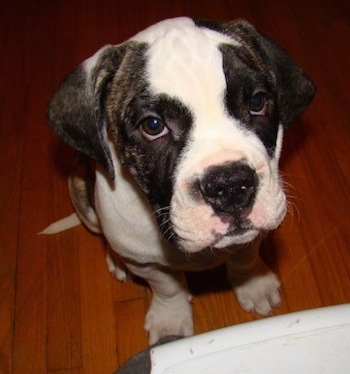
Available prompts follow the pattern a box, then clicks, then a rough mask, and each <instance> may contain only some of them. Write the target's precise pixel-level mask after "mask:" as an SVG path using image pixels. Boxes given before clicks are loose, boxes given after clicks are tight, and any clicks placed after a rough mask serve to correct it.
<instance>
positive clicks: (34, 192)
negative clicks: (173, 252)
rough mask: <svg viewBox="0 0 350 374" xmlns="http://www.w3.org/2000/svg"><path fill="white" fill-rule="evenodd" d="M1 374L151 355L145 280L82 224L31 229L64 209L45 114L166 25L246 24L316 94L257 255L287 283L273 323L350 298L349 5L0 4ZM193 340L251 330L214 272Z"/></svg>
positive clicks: (59, 152)
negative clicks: (300, 71) (95, 64)
mask: <svg viewBox="0 0 350 374" xmlns="http://www.w3.org/2000/svg"><path fill="white" fill-rule="evenodd" d="M0 14H1V17H0V56H1V58H0V71H1V75H0V150H1V156H2V157H1V161H0V373H4V374H12V373H16V374H21V373H54V372H55V373H60V374H63V373H72V374H73V373H75V374H77V373H108V372H109V373H111V372H113V370H115V369H117V367H118V366H120V365H121V364H122V363H123V362H125V361H126V360H127V359H128V358H129V357H130V356H132V355H133V354H135V353H136V352H138V351H140V350H142V349H144V348H145V347H147V336H146V333H145V332H144V331H143V319H144V315H145V313H146V310H147V307H148V305H149V302H150V297H151V295H150V292H149V290H148V289H147V287H145V285H144V284H142V283H140V282H133V281H131V280H129V281H128V282H127V283H120V282H118V281H117V280H116V279H114V278H113V277H112V276H111V275H110V274H109V273H108V271H107V267H106V265H105V250H106V248H105V245H106V243H105V242H104V241H103V240H102V239H101V238H100V237H98V236H94V235H92V234H90V233H89V232H88V231H87V230H85V229H84V228H83V227H79V228H75V229H72V230H70V231H67V232H64V233H62V234H59V235H56V236H52V237H44V236H38V235H37V232H39V231H40V230H42V229H43V228H45V227H46V226H47V225H48V224H49V223H50V222H52V221H54V220H56V219H58V218H61V217H63V216H65V215H68V214H70V213H71V211H72V207H71V204H70V202H69V198H68V190H67V184H66V179H67V175H68V173H69V164H70V162H71V161H72V158H73V152H72V150H71V149H70V148H69V147H67V146H65V145H63V144H62V143H61V141H60V140H58V139H57V138H56V137H55V136H54V135H53V133H52V132H51V130H50V128H49V126H48V125H47V122H46V118H45V107H46V104H47V102H48V101H49V99H50V97H51V95H52V94H53V92H54V90H55V89H56V88H57V86H58V84H59V83H60V81H61V80H62V79H63V78H64V76H65V75H66V74H67V73H68V72H70V71H71V70H72V69H73V68H74V67H75V66H77V65H78V64H79V63H80V62H81V61H82V60H83V59H85V58H86V57H88V56H90V55H91V54H92V53H94V52H95V51H96V50H97V49H98V48H100V47H101V46H102V45H104V44H107V43H113V44H117V43H120V42H122V41H123V40H125V39H127V38H129V37H130V36H132V35H133V34H134V33H136V32H138V31H139V30H141V29H143V28H145V27H147V26H148V25H150V24H152V23H154V22H156V21H159V20H161V19H164V18H169V17H175V16H180V15H188V16H193V17H196V18H210V19H218V20H230V19H234V18H246V19H247V20H248V21H251V22H252V23H254V24H255V25H256V26H257V27H258V28H260V29H261V30H262V31H264V32H265V33H266V34H268V35H269V36H271V37H272V38H274V39H276V41H277V42H279V43H280V44H281V45H282V46H283V47H284V48H285V49H286V50H287V51H289V52H290V54H291V55H293V56H294V58H295V59H296V60H297V61H298V62H299V63H300V64H301V65H302V66H303V67H304V69H305V70H306V71H307V72H308V74H309V75H310V76H311V77H312V78H313V80H314V81H315V83H316V85H317V87H318V92H317V96H316V98H315V100H314V101H313V103H312V105H311V106H310V108H309V109H308V110H307V111H306V112H305V113H304V114H303V115H302V117H301V118H300V119H298V120H297V121H296V122H295V123H294V124H293V125H292V126H291V128H290V130H289V131H288V133H287V134H286V138H285V144H284V149H283V153H282V159H281V171H282V175H283V180H284V183H285V187H286V191H287V194H288V200H289V207H290V209H289V214H288V216H287V218H286V219H285V221H284V223H283V224H282V225H281V227H280V228H279V229H278V230H276V231H275V232H274V233H271V235H270V236H269V237H268V238H267V239H266V240H265V242H264V244H263V248H262V256H263V257H264V258H265V259H266V261H267V262H268V263H269V264H270V266H271V267H272V268H273V269H274V270H275V271H276V272H277V273H278V275H279V277H280V279H281V281H282V304H281V306H280V307H279V308H276V310H275V314H285V313H288V312H293V311H299V310H305V309H311V308H315V307H320V306H325V305H335V304H342V303H349V302H350V218H349V211H350V198H349V191H350V189H349V187H350V124H349V123H350V95H349V93H348V92H349V83H350V70H349V66H350V52H349V42H350V3H349V2H348V1H345V0H339V1H331V0H323V1H318V0H317V1H316V0H302V1H301V0H295V1H292V0H254V1H253V0H247V1H244V2H243V1H240V0H230V1H225V0H216V1H210V0H206V1H197V0H189V1H181V0H174V1H171V2H156V1H151V0H144V1H142V2H140V1H137V0H128V1H124V0H123V1H114V0H103V1H97V0H87V1H83V0H70V1H66V0H64V1H58V0H53V1H44V0H37V1H35V2H33V1H29V0H17V1H14V2H1V3H0ZM188 279H189V284H190V288H191V291H192V293H193V294H194V299H193V309H194V317H195V331H196V333H201V332H205V331H209V330H212V329H216V328H220V327H224V326H229V325H232V324H236V323H242V322H248V321H251V320H254V319H256V318H260V317H257V316H255V315H251V314H248V313H246V312H244V311H242V310H241V309H240V307H239V306H238V304H237V301H236V298H235V296H234V294H233V293H232V291H231V290H230V289H229V287H228V285H227V283H226V280H225V272H224V270H223V268H219V269H215V270H213V271H209V272H205V273H200V274H189V276H188Z"/></svg>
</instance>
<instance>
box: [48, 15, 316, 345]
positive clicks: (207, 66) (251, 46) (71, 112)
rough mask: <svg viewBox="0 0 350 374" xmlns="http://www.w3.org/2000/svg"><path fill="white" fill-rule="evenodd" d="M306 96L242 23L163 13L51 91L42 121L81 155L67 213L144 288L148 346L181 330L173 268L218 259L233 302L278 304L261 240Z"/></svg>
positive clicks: (261, 306) (186, 322) (285, 60)
mask: <svg viewBox="0 0 350 374" xmlns="http://www.w3.org/2000/svg"><path fill="white" fill-rule="evenodd" d="M314 92H315V88H314V85H313V83H312V82H311V81H310V80H309V79H308V78H307V77H306V76H305V75H304V73H303V72H302V70H301V69H300V68H299V67H298V66H297V65H296V64H295V62H293V61H292V59H291V58H290V57H289V56H287V54H286V53H285V52H284V51H283V50H282V49H281V48H280V47H278V46H277V45H276V44H275V43H274V42H273V41H271V40H270V39H268V38H267V37H266V36H264V35H262V34H261V33H259V32H258V31H257V30H256V29H255V28H254V27H253V26H251V25H250V24H249V23H247V22H245V21H242V20H237V21H233V22H230V23H215V22H208V21H193V20H192V19H189V18H175V19H170V20H166V21H163V22H160V23H158V24H156V25H154V26H151V27H150V28H148V29H146V30H145V31H143V32H141V33H139V34H137V35H136V36H134V37H133V38H131V39H129V40H127V41H126V42H124V43H122V44H120V45H115V46H112V45H111V46H106V47H104V48H102V49H101V50H99V51H98V52H97V53H96V54H95V55H94V56H92V57H91V58H89V59H87V60H86V61H85V62H83V63H82V65H81V66H79V67H78V68H77V69H76V70H75V71H74V72H73V73H71V74H70V75H69V76H68V77H67V78H66V80H65V81H64V82H63V84H62V85H61V87H60V88H59V90H58V92H57V93H56V94H55V96H54V97H53V99H52V101H51V103H50V104H49V107H48V117H49V121H50V123H51V125H52V127H53V129H54V130H55V131H56V133H57V134H58V135H60V136H61V137H62V138H63V139H64V140H65V141H66V142H67V143H68V144H70V145H71V146H72V147H74V148H75V149H76V150H78V151H79V152H80V154H82V155H83V156H81V157H80V161H79V162H78V163H77V165H76V167H75V170H74V171H73V173H72V176H71V177H70V180H69V187H70V193H71V198H72V201H73V204H74V206H75V208H76V211H77V214H78V216H79V217H80V219H81V220H82V221H83V222H84V223H85V224H86V226H87V227H88V228H89V229H90V230H92V231H94V232H101V233H102V234H103V235H104V236H105V237H106V239H107V241H108V242H109V244H110V246H111V248H112V249H113V250H114V251H115V252H116V253H117V254H118V258H119V259H118V261H117V262H115V261H114V260H112V257H108V265H109V269H110V270H111V271H112V272H113V273H114V274H115V275H116V276H117V277H118V278H119V279H125V277H126V272H125V268H123V266H122V263H123V264H124V265H125V266H126V268H127V269H128V270H129V271H130V272H131V273H132V274H135V275H137V276H140V277H142V278H144V279H145V280H146V281H147V282H148V283H149V285H150V287H151V288H152V291H153V299H152V303H151V306H150V308H149V311H148V313H147V316H146V321H145V329H146V330H147V331H148V332H149V334H150V342H151V343H153V342H155V341H157V340H158V339H159V338H160V337H162V336H165V335H170V334H181V335H185V336H186V335H190V334H192V333H193V322H192V311H191V304H190V300H191V296H190V294H189V292H188V290H187V286H186V281H185V277H184V273H183V271H185V270H201V269H207V268H211V267H214V266H217V265H219V264H221V263H223V262H226V265H227V273H228V277H229V280H230V281H231V283H232V285H233V288H234V290H235V292H236V294H237V297H238V300H239V302H240V304H241V305H242V307H243V308H244V309H245V310H248V311H254V312H257V313H260V314H263V315H268V314H269V313H270V312H271V308H272V307H273V306H275V305H277V304H279V303H280V296H279V286H280V284H279V281H278V279H277V277H276V276H275V275H274V274H273V273H272V272H271V271H269V269H268V268H267V267H266V266H265V265H264V264H263V262H262V261H261V260H260V258H259V255H258V251H259V244H260V241H261V238H262V237H263V236H264V234H265V233H266V232H267V231H269V230H272V229H275V228H276V227H277V226H278V225H279V224H280V223H281V221H282V220H283V218H284V216H285V212H286V198H285V194H284V192H283V189H282V183H281V180H280V177H279V172H278V160H279V158H280V152H281V146H282V138H283V133H284V130H285V129H286V128H287V127H288V125H289V124H290V123H291V122H292V121H293V120H295V119H296V117H297V116H298V115H299V114H300V113H301V112H302V111H303V110H304V109H305V108H306V106H307V105H308V104H309V102H310V100H311V99H312V97H313V95H314ZM86 156H88V157H86ZM76 217H77V216H74V215H73V216H71V217H70V218H68V219H67V220H63V221H61V222H60V223H59V224H58V228H57V226H56V228H55V229H52V230H51V232H53V231H56V232H57V231H59V230H62V229H64V228H67V227H68V226H69V225H73V224H74V222H73V221H74V218H75V221H76V222H77V220H76ZM72 219H73V221H72ZM47 232H50V230H48V231H47ZM121 261H122V263H121Z"/></svg>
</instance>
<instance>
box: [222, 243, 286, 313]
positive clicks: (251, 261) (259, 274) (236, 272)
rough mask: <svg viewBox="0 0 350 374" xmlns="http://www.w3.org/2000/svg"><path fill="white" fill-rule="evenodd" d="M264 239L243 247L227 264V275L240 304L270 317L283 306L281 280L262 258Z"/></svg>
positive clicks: (244, 307) (248, 309) (245, 308)
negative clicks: (273, 310)
mask: <svg viewBox="0 0 350 374" xmlns="http://www.w3.org/2000/svg"><path fill="white" fill-rule="evenodd" d="M260 243H261V238H257V239H255V241H254V242H252V243H251V245H250V246H249V247H246V246H243V247H242V248H241V249H239V250H238V251H237V252H235V253H234V254H233V255H232V256H230V258H229V259H228V260H227V262H226V267H227V274H228V278H229V281H230V282H231V284H232V286H233V288H234V290H235V293H236V296H237V299H238V302H239V303H240V305H241V307H242V308H243V309H244V310H246V311H249V312H255V313H258V314H261V315H264V316H267V315H270V314H271V311H272V308H273V307H275V306H277V305H279V304H280V302H281V298H280V293H279V288H280V282H279V280H278V278H277V276H276V275H275V274H274V273H273V272H272V271H271V270H270V269H269V268H268V267H267V265H266V264H265V263H264V262H263V261H262V260H261V258H260V256H259V248H260Z"/></svg>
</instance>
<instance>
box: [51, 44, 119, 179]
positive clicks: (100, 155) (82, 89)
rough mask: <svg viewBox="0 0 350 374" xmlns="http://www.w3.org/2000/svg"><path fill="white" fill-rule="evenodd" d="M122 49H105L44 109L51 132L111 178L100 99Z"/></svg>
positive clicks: (79, 68)
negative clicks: (90, 158)
mask: <svg viewBox="0 0 350 374" xmlns="http://www.w3.org/2000/svg"><path fill="white" fill-rule="evenodd" d="M125 48H126V47H125V46H123V45H121V46H106V47H104V48H102V49H100V50H99V51H98V52H96V53H95V54H94V55H93V56H92V57H90V58H89V59H87V60H85V61H84V62H83V63H82V64H81V65H80V66H79V67H78V68H77V69H76V70H75V71H73V72H72V73H71V74H69V75H68V76H67V78H66V79H65V80H64V81H63V83H62V84H61V86H60V87H59V89H58V91H57V92H56V94H55V95H54V96H53V98H52V100H51V101H50V103H49V105H48V107H47V116H48V119H49V122H50V125H51V127H52V128H53V130H54V131H55V132H56V133H57V134H58V135H59V136H60V137H62V139H63V140H64V141H65V142H66V143H68V144H69V145H70V146H72V147H73V148H75V149H76V150H78V151H79V152H81V153H84V154H86V155H88V156H90V157H92V158H93V159H95V160H96V161H97V162H98V163H100V164H101V165H102V166H103V168H104V169H105V170H106V171H107V173H108V176H109V177H110V178H111V179H112V180H113V179H114V168H113V162H112V157H111V153H110V150H109V147H108V140H107V124H106V119H105V114H104V97H105V95H106V92H107V91H108V86H109V83H110V82H111V80H112V79H113V77H114V74H115V72H116V71H117V70H118V67H119V65H120V63H121V61H122V58H123V56H124V54H125Z"/></svg>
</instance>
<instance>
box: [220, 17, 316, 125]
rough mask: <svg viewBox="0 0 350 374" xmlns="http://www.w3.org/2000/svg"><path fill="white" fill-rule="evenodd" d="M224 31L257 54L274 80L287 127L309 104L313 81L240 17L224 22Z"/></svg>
mask: <svg viewBox="0 0 350 374" xmlns="http://www.w3.org/2000/svg"><path fill="white" fill-rule="evenodd" d="M225 32H226V33H228V34H233V36H234V38H235V39H237V37H238V39H239V42H240V43H241V44H242V45H243V46H245V47H246V48H248V50H249V49H250V50H252V51H254V52H253V53H257V54H258V55H260V56H261V58H262V59H263V60H264V61H265V63H266V64H267V65H268V68H269V69H270V71H271V72H272V73H273V75H274V78H275V80H276V88H277V95H278V104H279V109H280V122H281V123H282V124H283V126H284V127H285V128H287V127H288V126H289V125H290V124H291V123H292V122H293V121H294V120H295V119H296V118H297V117H298V116H299V115H300V114H301V113H302V112H303V111H304V109H306V107H307V106H308V105H309V104H310V102H311V100H312V98H313V97H314V95H315V93H316V87H315V85H314V83H313V82H312V81H311V80H310V78H308V77H307V76H306V74H305V73H304V72H303V70H302V69H301V68H300V67H299V66H298V65H297V64H296V62H295V61H294V60H293V59H292V58H291V57H290V56H289V55H288V54H287V53H286V52H285V51H284V50H283V49H282V48H281V47H280V46H278V45H277V44H276V42H274V41H273V40H271V39H270V38H268V37H267V36H265V35H264V34H262V33H261V32H259V31H257V30H256V29H255V28H254V27H253V26H252V25H251V24H249V23H248V22H246V21H244V20H236V21H233V22H231V23H229V24H226V27H225Z"/></svg>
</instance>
